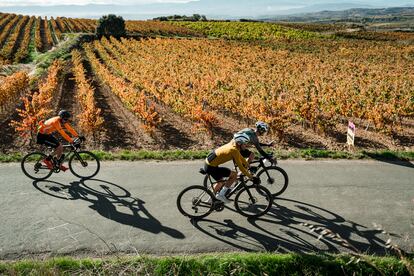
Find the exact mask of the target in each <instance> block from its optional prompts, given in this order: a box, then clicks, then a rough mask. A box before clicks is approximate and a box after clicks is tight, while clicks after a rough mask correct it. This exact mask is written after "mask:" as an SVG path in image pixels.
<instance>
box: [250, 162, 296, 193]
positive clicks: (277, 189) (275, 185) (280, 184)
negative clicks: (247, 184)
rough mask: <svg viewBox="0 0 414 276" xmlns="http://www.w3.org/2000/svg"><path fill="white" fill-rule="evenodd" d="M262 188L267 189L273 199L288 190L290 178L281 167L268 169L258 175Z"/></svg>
mask: <svg viewBox="0 0 414 276" xmlns="http://www.w3.org/2000/svg"><path fill="white" fill-rule="evenodd" d="M257 177H259V178H260V180H261V184H260V185H262V186H264V187H266V188H267V189H268V190H269V191H270V193H271V194H272V196H273V197H276V196H278V195H281V194H282V193H283V192H284V191H285V190H286V188H287V186H288V182H289V178H288V175H287V173H286V172H285V171H284V170H283V169H282V168H280V167H276V166H271V167H266V168H265V169H263V170H261V171H260V172H258V173H257Z"/></svg>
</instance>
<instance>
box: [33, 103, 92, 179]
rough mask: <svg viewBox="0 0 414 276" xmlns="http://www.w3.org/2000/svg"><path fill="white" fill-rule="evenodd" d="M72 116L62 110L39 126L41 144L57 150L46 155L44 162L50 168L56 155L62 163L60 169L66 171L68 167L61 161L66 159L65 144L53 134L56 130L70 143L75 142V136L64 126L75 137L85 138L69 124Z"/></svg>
mask: <svg viewBox="0 0 414 276" xmlns="http://www.w3.org/2000/svg"><path fill="white" fill-rule="evenodd" d="M71 117H72V115H71V114H70V113H69V112H68V111H66V110H61V111H59V114H58V116H55V117H52V118H50V119H48V120H46V121H41V122H40V124H39V127H38V132H37V143H38V144H41V145H47V146H51V147H52V148H54V149H55V151H54V152H53V153H52V154H51V155H49V156H48V157H46V159H45V160H43V162H44V163H45V164H46V166H47V167H48V168H49V169H53V163H52V162H53V161H52V158H53V157H56V159H57V161H58V163H59V164H60V165H59V166H60V169H61V170H62V171H66V170H67V168H66V167H65V166H63V165H62V164H61V163H62V161H63V159H64V157H65V156H64V154H63V145H62V144H61V143H60V142H59V141H58V139H56V137H55V136H53V133H54V132H56V131H57V132H59V134H60V135H62V137H63V138H64V139H65V140H66V141H68V142H69V143H71V144H72V143H73V140H74V139H73V138H71V137H70V136H69V135H68V134H67V133H66V132H65V131H64V130H63V127H64V128H65V129H66V130H67V131H68V132H69V133H70V134H72V136H73V137H75V138H79V139H80V140H85V137H83V136H79V134H78V133H77V132H76V131H75V130H74V129H73V128H72V127H71V125H70V124H69V119H70V118H71Z"/></svg>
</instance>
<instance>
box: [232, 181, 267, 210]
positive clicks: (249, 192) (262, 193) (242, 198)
mask: <svg viewBox="0 0 414 276" xmlns="http://www.w3.org/2000/svg"><path fill="white" fill-rule="evenodd" d="M253 194H255V197H257V198H261V199H264V200H261V201H260V202H261V204H262V202H263V204H264V202H267V203H266V204H264V205H263V206H261V205H257V206H256V203H257V198H253ZM255 200H256V201H255ZM243 204H244V205H246V206H247V208H248V209H249V210H250V212H251V213H248V212H247V211H246V209H247V208H246V207H245V206H243ZM253 204H255V206H254V207H253V208H252V206H253ZM272 204H273V196H272V194H271V193H270V192H269V190H268V189H266V188H265V187H263V186H260V185H258V186H249V187H244V188H243V189H241V190H240V191H239V192H238V193H237V195H236V197H235V198H234V207H236V210H237V212H238V213H240V214H241V215H243V216H245V217H248V218H258V217H261V216H263V215H265V214H266V213H267V212H269V210H270V208H271V207H272ZM255 210H258V211H259V212H258V213H256V212H255V213H253V212H254V211H255Z"/></svg>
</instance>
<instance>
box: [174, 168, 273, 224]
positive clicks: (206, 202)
mask: <svg viewBox="0 0 414 276" xmlns="http://www.w3.org/2000/svg"><path fill="white" fill-rule="evenodd" d="M200 173H201V174H203V175H206V177H207V179H210V180H211V178H210V176H209V174H207V172H206V171H205V170H204V169H203V168H202V169H200ZM249 181H250V180H247V181H246V179H245V176H244V175H240V176H239V177H238V181H237V184H236V185H235V186H234V187H233V188H232V189H231V190H230V192H229V193H228V194H227V198H230V197H231V196H232V195H234V194H236V196H235V198H234V207H235V208H236V211H237V212H238V213H240V214H241V215H243V216H246V217H248V218H257V217H260V216H263V215H265V214H266V213H267V212H268V211H269V210H270V208H271V207H272V202H273V197H272V194H271V193H270V192H269V190H268V189H266V188H265V187H263V186H261V185H260V184H257V185H256V184H253V183H252V184H251V185H247V182H249ZM214 183H215V182H213V181H210V183H209V184H210V185H211V188H212V187H213V185H214ZM177 207H178V210H179V211H180V212H181V213H182V214H183V215H184V216H187V217H190V218H192V219H201V218H204V217H206V216H208V215H209V214H210V213H211V212H213V211H217V212H220V211H222V210H223V209H224V203H223V202H222V201H220V200H218V199H217V198H216V197H215V195H214V193H213V192H212V190H210V188H206V187H204V186H202V185H193V186H190V187H187V188H185V189H184V190H183V191H181V192H180V194H179V195H178V197H177Z"/></svg>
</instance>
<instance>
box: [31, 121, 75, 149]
mask: <svg viewBox="0 0 414 276" xmlns="http://www.w3.org/2000/svg"><path fill="white" fill-rule="evenodd" d="M60 120H61V119H60V117H59V116H56V117H52V118H50V119H48V120H46V121H42V122H40V125H39V128H38V130H39V132H40V133H41V134H48V135H49V134H52V133H53V132H55V131H57V132H59V133H60V135H62V137H63V138H65V140H66V141H68V142H69V143H73V139H72V138H70V137H69V135H67V134H66V132H65V131H64V130H63V128H62V124H61V122H60ZM63 126H64V127H65V128H66V129H67V130H68V131H69V132H70V133H71V134H72V135H73V136H75V137H78V136H79V135H78V133H77V132H76V131H75V130H74V129H73V128H72V127H71V126H70V125H69V124H68V123H65V124H64V125H63Z"/></svg>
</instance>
